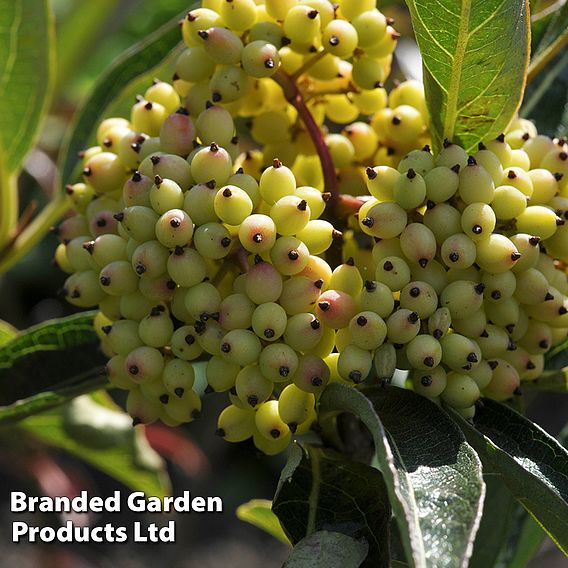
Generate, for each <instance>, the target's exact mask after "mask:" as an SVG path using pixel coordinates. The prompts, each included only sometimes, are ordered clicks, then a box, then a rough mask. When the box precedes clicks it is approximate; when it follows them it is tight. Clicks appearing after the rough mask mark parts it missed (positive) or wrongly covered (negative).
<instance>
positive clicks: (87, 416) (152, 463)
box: [21, 397, 170, 498]
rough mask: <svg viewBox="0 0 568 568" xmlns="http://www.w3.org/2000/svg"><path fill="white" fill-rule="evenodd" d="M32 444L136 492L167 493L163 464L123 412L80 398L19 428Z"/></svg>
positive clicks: (166, 477)
mask: <svg viewBox="0 0 568 568" xmlns="http://www.w3.org/2000/svg"><path fill="white" fill-rule="evenodd" d="M21 427H22V428H24V429H25V430H26V431H27V432H28V433H30V434H31V435H32V436H33V437H35V438H36V439H38V440H40V441H42V442H43V443H45V444H47V445H49V446H52V447H55V448H58V449H60V450H63V451H65V452H68V453H70V454H72V455H74V456H76V457H78V458H80V459H82V460H85V461H86V462H87V463H89V464H90V465H92V466H93V467H95V468H96V469H98V470H100V471H102V472H103V473H106V474H107V475H110V476H111V477H113V478H115V479H117V480H118V481H120V482H122V483H124V485H126V486H127V487H130V488H131V489H133V490H135V491H144V493H145V494H146V495H148V496H156V497H160V498H161V497H164V496H166V495H168V494H169V493H170V485H169V479H168V476H167V474H166V470H165V464H164V462H163V460H162V459H161V458H160V457H159V456H158V455H157V454H156V453H155V452H154V451H153V450H152V449H151V448H150V447H149V445H148V443H147V441H146V439H145V437H144V430H143V429H142V428H141V427H137V428H134V427H133V426H132V420H131V419H130V417H129V416H127V415H126V414H125V413H124V412H123V411H121V410H118V409H114V408H112V407H111V408H109V407H107V406H106V405H104V406H103V405H101V404H98V403H97V402H95V401H94V400H92V399H90V398H89V397H80V398H78V399H75V400H74V401H72V402H71V403H70V404H69V405H68V406H66V407H64V408H63V410H61V409H56V410H52V411H49V412H44V413H42V414H38V415H36V416H32V417H30V418H27V419H26V420H24V421H23V422H22V423H21Z"/></svg>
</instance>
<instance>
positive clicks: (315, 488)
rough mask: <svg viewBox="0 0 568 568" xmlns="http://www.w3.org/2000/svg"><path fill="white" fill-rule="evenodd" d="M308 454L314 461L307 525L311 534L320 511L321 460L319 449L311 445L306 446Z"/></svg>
mask: <svg viewBox="0 0 568 568" xmlns="http://www.w3.org/2000/svg"><path fill="white" fill-rule="evenodd" d="M306 449H307V451H308V454H309V456H310V461H311V462H312V488H311V491H310V497H309V501H308V503H309V507H310V508H309V510H308V524H307V527H306V536H310V535H311V534H312V533H314V532H315V530H316V515H317V511H318V501H319V494H320V483H321V474H320V462H319V451H318V450H316V449H315V448H313V447H312V446H310V445H307V446H306Z"/></svg>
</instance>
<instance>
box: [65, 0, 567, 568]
mask: <svg viewBox="0 0 568 568" xmlns="http://www.w3.org/2000/svg"><path fill="white" fill-rule="evenodd" d="M408 5H409V7H410V12H411V16H412V22H413V24H414V31H415V34H416V38H417V41H418V45H419V47H420V48H421V50H422V57H423V65H424V85H423V84H422V83H421V82H420V81H417V80H412V79H411V80H405V81H402V82H400V81H396V82H393V81H391V80H390V79H389V75H390V73H391V68H392V67H393V65H394V64H395V60H394V59H393V58H394V55H393V54H394V53H395V49H396V47H397V43H398V40H399V37H400V34H399V33H398V32H397V31H396V30H395V27H394V26H395V22H394V21H393V20H392V19H391V18H389V17H385V15H384V14H383V13H382V12H381V11H380V5H379V8H377V7H376V5H375V1H374V0H372V1H369V0H343V1H339V3H338V4H332V3H331V2H329V1H328V0H298V1H296V0H287V1H280V0H266V1H265V2H263V1H253V0H209V1H207V0H203V3H202V5H201V6H199V7H194V8H192V9H191V10H189V11H188V12H187V14H186V15H185V16H184V17H183V20H182V21H181V23H180V38H181V39H182V40H183V44H182V47H181V48H178V50H177V52H176V53H175V61H174V64H173V67H174V74H173V77H172V78H171V80H170V81H165V80H155V81H154V82H153V83H152V84H148V85H147V86H146V90H144V91H143V92H142V93H141V94H139V95H138V96H137V97H136V100H135V101H134V102H133V104H132V106H131V109H130V112H129V113H126V114H124V115H122V116H105V117H104V118H103V119H102V120H100V122H98V123H97V125H96V134H95V138H96V141H95V142H93V145H91V146H89V147H87V148H86V149H85V150H84V151H83V152H82V153H81V161H82V162H81V163H82V166H81V167H82V175H81V178H80V179H76V180H72V179H71V180H70V181H74V183H69V184H68V185H66V193H67V196H68V197H67V198H68V202H69V204H70V205H71V206H72V207H73V209H74V210H75V212H76V214H75V215H74V216H71V217H68V218H67V219H65V220H64V221H63V222H62V223H61V224H59V225H58V226H57V228H56V229H55V232H56V234H57V235H58V237H59V239H60V241H61V244H59V246H58V248H57V250H56V252H55V260H56V262H57V264H58V266H59V267H60V268H61V269H62V270H63V271H65V272H66V273H68V274H69V276H68V278H67V280H66V281H65V285H64V294H65V297H66V299H67V301H68V302H70V303H71V304H73V305H75V306H78V307H80V308H96V310H97V312H96V315H95V316H94V329H95V331H96V333H97V334H98V336H99V338H100V345H101V349H102V351H103V352H104V354H105V355H106V356H107V357H108V363H107V366H106V371H107V374H108V380H109V382H110V383H111V385H112V386H113V387H116V388H118V389H123V390H125V391H127V398H126V408H127V411H128V413H129V414H130V416H131V417H132V419H133V422H134V424H140V423H143V424H150V423H153V422H155V421H162V422H163V423H165V424H166V425H168V426H178V425H180V424H182V423H186V422H191V421H193V420H196V419H198V418H199V416H200V414H201V411H202V402H201V399H202V396H201V395H202V394H203V393H202V390H203V385H202V381H200V380H197V376H198V375H199V374H201V375H203V374H204V375H205V379H206V388H205V391H204V392H205V395H204V396H207V393H212V392H215V393H224V394H225V400H226V407H225V408H224V410H223V411H222V412H221V413H220V415H219V416H218V421H217V432H216V433H217V434H218V435H219V436H221V437H223V438H224V439H225V440H226V441H227V442H243V441H245V440H249V439H251V440H252V443H253V444H254V445H255V446H256V448H258V450H260V452H262V453H264V454H268V455H273V454H278V453H280V452H283V451H285V450H288V449H289V448H290V446H291V445H292V446H293V447H292V449H291V450H289V461H288V465H287V466H286V468H285V470H284V471H283V473H282V478H281V481H280V484H279V487H278V491H277V494H276V497H275V500H274V502H273V504H272V510H273V511H274V513H275V514H276V516H277V517H278V519H279V521H280V523H281V525H282V527H283V529H284V532H285V534H286V536H287V538H288V539H289V540H290V542H291V543H292V544H297V545H298V546H297V548H295V549H294V551H293V552H292V556H291V559H290V561H289V562H290V566H292V565H294V566H296V565H298V566H300V565H301V566H304V565H305V566H324V565H325V566H332V565H333V566H336V565H337V566H359V565H361V566H387V565H390V563H391V562H398V563H399V564H397V565H409V566H464V565H468V562H470V558H471V565H472V566H482V565H483V566H490V565H493V562H495V563H496V562H497V560H496V559H497V554H498V552H499V550H500V548H501V546H502V545H504V544H505V542H504V541H505V539H506V538H516V540H517V541H518V540H519V538H518V535H519V533H520V531H521V526H522V522H525V525H524V526H525V530H526V531H530V530H533V531H534V530H535V528H534V527H535V526H536V525H531V524H530V523H534V521H531V520H530V519H529V520H526V516H525V517H523V516H522V515H521V513H519V519H520V520H518V523H517V526H516V527H515V528H514V529H513V531H512V533H511V534H512V535H513V536H509V537H507V535H508V533H507V531H506V530H505V529H502V530H501V529H500V532H499V530H497V529H496V528H494V527H495V526H498V527H503V526H505V520H504V519H502V518H501V519H498V518H495V517H503V516H507V515H509V513H508V512H507V510H505V509H503V510H501V509H500V507H501V506H503V507H505V505H503V502H502V501H500V499H503V496H505V497H508V498H509V500H510V501H511V503H512V502H513V498H514V497H515V498H517V499H518V500H519V502H520V503H522V505H523V506H524V507H525V508H526V509H527V510H528V511H529V512H530V514H531V515H532V516H533V517H535V518H536V519H537V521H538V523H539V524H540V525H541V526H542V527H543V528H544V529H545V530H546V531H547V532H548V534H549V535H550V536H551V537H552V538H553V539H554V540H555V542H556V543H557V544H558V546H559V547H560V548H561V549H562V550H564V551H566V550H567V546H568V504H567V502H566V501H567V499H568V461H567V459H566V451H565V450H564V449H563V448H562V447H561V445H559V444H558V442H556V441H555V440H554V439H553V438H551V437H550V436H548V435H547V434H545V433H544V431H542V430H541V429H539V428H538V427H537V426H536V425H534V424H533V423H531V422H530V421H528V420H527V419H525V418H524V417H523V416H522V412H523V405H522V399H521V396H522V394H523V392H524V391H525V390H527V391H528V390H534V389H536V388H543V389H546V388H551V389H559V390H566V388H565V384H564V374H563V373H564V372H563V370H562V367H563V366H564V365H565V363H566V359H565V355H562V353H563V350H564V346H565V344H566V336H567V335H568V278H567V272H566V263H567V262H568V223H567V220H568V144H567V143H566V141H565V140H564V139H563V138H560V137H550V136H547V135H544V134H539V132H538V131H537V127H536V126H535V124H534V123H533V122H531V121H530V120H528V119H526V118H523V117H521V115H519V114H518V111H519V105H520V103H521V100H522V95H523V91H524V86H525V81H526V79H527V65H528V59H529V51H530V46H529V21H530V18H529V12H528V7H527V5H526V3H524V2H521V1H513V0H507V1H506V2H504V3H503V2H494V1H493V0H490V1H487V2H486V1H484V2H475V1H474V2H471V1H470V2H463V3H461V5H460V6H457V5H456V3H454V2H437V3H428V2H425V1H420V0H411V1H409V2H408ZM561 12H562V13H561V14H560V15H559V14H553V20H552V21H551V20H550V16H549V15H548V16H547V15H543V16H542V17H541V18H540V20H539V22H540V27H537V28H536V29H535V31H534V35H533V47H534V54H533V63H532V64H531V66H530V67H528V76H529V78H530V79H532V76H533V75H536V74H538V73H539V72H540V71H541V70H542V69H543V68H547V65H548V64H549V63H550V61H552V60H553V58H554V57H556V54H557V53H558V51H559V49H560V47H561V46H562V45H563V44H565V40H566V30H565V29H560V31H558V30H556V32H557V33H556V36H554V37H552V38H550V37H548V38H547V37H545V36H544V33H545V28H544V27H543V26H544V24H543V23H542V21H543V20H544V21H545V23H546V24H547V25H548V27H547V28H546V30H548V32H547V33H549V34H553V32H554V30H555V29H556V28H562V26H561V25H560V24H561V23H562V22H565V20H566V10H565V9H564V8H562V10H561ZM547 18H548V19H547ZM562 18H564V20H562ZM564 26H565V23H564ZM551 30H552V31H551ZM539 34H540V35H539ZM539 41H540V42H544V43H542V45H540V46H539ZM546 42H548V43H546ZM397 53H398V52H397ZM401 57H402V58H404V55H402V56H401ZM156 63H157V61H156ZM548 69H549V68H548ZM549 71H550V69H549ZM549 77H550V75H549ZM531 93H533V96H534V91H531ZM539 104H546V101H545V100H544V99H543V100H542V101H541V102H540V103H539ZM85 138H86V135H84V136H83V139H85ZM65 181H68V180H65ZM559 361H560V362H559ZM198 365H201V366H200V367H199V369H201V370H199V371H198V370H197V369H198V367H197V366H198ZM203 369H204V370H203ZM547 385H548V387H547ZM513 408H515V409H516V411H515V410H513ZM517 411H519V412H517ZM466 440H467V441H466ZM482 465H483V469H482ZM483 475H486V476H487V477H485V478H484V477H483ZM484 479H485V481H486V482H487V488H486V484H485V483H484ZM508 502H509V501H507V503H508ZM507 506H508V505H507ZM511 506H512V505H511ZM482 511H483V516H482V517H480V515H481V512H482ZM244 514H245V516H246V515H248V514H249V512H247V513H244ZM250 514H251V515H252V516H254V511H253V513H250ZM480 518H481V525H480ZM499 523H502V524H499ZM526 527H528V528H526ZM478 529H479V530H478ZM493 531H495V532H496V533H497V534H491V533H492V532H493ZM476 534H478V535H479V539H478V540H475V545H474V539H475V536H476ZM523 534H524V533H523ZM537 534H538V533H537ZM527 538H529V537H528V536H527ZM485 539H487V540H488V541H489V542H484V540H485ZM495 540H498V541H499V542H498V545H499V546H497V544H496V543H495V542H493V541H495ZM522 544H523V543H522V542H521V545H522ZM309 547H317V548H318V550H319V552H318V554H320V555H321V558H320V559H319V560H317V561H316V560H315V558H313V559H312V560H310V562H311V563H309V562H307V561H306V560H305V558H306V556H305V555H306V554H307V553H306V550H310V548H309ZM314 550H315V549H314ZM472 553H473V557H472ZM483 554H486V555H487V556H485V557H484V556H483ZM314 555H315V552H314ZM328 555H331V556H333V555H335V561H334V562H336V563H331V561H329V562H328V561H326V560H322V558H324V559H325V558H327V557H328ZM338 558H339V560H338ZM482 558H485V563H483V562H484V561H483V560H482ZM302 559H304V560H302ZM293 562H297V564H293ZM301 562H305V563H304V564H302V563H301ZM326 562H327V563H326ZM393 565H394V564H393ZM495 565H497V564H495Z"/></svg>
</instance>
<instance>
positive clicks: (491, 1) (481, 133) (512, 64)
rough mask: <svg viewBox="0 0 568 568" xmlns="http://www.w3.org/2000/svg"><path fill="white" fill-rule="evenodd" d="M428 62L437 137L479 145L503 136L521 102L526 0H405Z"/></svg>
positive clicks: (426, 71) (434, 135) (426, 77)
mask: <svg viewBox="0 0 568 568" xmlns="http://www.w3.org/2000/svg"><path fill="white" fill-rule="evenodd" d="M407 4H408V7H409V9H410V14H411V17H412V25H413V28H414V32H415V34H416V40H417V42H418V46H419V47H420V52H421V54H422V59H423V67H424V87H425V90H426V102H427V104H428V109H429V111H430V119H431V126H430V127H431V131H432V140H433V143H434V147H435V149H437V150H439V149H440V147H441V144H442V141H443V140H444V139H445V138H448V139H450V140H452V141H453V142H456V143H459V144H460V145H462V146H463V147H464V148H465V149H466V151H473V150H474V149H475V147H476V146H477V144H478V143H479V142H481V141H483V140H488V139H492V138H495V137H496V136H498V135H499V134H501V133H502V132H503V131H504V130H505V128H506V127H507V125H508V124H509V122H510V120H511V118H512V117H513V115H514V114H515V113H516V111H517V110H518V108H519V105H520V103H521V100H522V96H523V90H524V84H525V73H526V70H527V66H528V60H529V37H530V30H529V14H528V3H527V2H526V1H519V0H462V1H461V2H456V1H455V0H407Z"/></svg>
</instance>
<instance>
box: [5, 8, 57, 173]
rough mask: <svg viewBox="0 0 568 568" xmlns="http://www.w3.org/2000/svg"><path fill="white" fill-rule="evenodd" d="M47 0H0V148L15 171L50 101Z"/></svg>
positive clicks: (51, 55)
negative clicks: (0, 109)
mask: <svg viewBox="0 0 568 568" xmlns="http://www.w3.org/2000/svg"><path fill="white" fill-rule="evenodd" d="M53 40H54V28H53V18H52V15H51V12H50V9H49V2H48V1H47V0H0V108H2V112H1V113H0V146H2V147H3V149H4V164H5V166H6V167H7V168H9V171H10V172H17V171H18V170H19V167H20V165H21V163H22V161H23V159H24V157H25V156H26V154H27V153H28V151H29V150H30V148H31V147H32V145H33V143H34V141H35V137H36V134H37V132H38V128H39V126H40V123H41V119H42V117H43V114H44V112H45V111H46V109H47V105H48V104H49V99H50V93H51V87H52V76H53V67H54V48H53Z"/></svg>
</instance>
